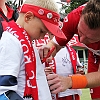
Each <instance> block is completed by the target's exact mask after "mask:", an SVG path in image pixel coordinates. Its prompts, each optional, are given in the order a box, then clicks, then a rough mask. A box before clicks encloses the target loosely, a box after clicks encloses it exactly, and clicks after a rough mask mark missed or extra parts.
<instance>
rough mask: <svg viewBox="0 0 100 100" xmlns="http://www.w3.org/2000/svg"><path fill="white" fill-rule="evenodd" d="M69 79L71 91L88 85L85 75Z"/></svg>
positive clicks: (73, 76)
mask: <svg viewBox="0 0 100 100" xmlns="http://www.w3.org/2000/svg"><path fill="white" fill-rule="evenodd" d="M69 77H70V78H71V81H70V88H71V87H72V89H81V88H85V87H86V86H87V84H88V81H87V78H86V76H85V75H72V76H69Z"/></svg>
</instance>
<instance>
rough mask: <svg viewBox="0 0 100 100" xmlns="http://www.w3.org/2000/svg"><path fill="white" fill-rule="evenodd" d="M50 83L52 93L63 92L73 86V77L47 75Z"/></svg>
mask: <svg viewBox="0 0 100 100" xmlns="http://www.w3.org/2000/svg"><path fill="white" fill-rule="evenodd" d="M47 80H48V84H49V87H50V90H51V93H54V94H57V93H59V92H63V91H65V90H66V89H68V88H71V87H72V86H71V85H72V80H71V77H64V76H59V75H57V74H49V75H47Z"/></svg>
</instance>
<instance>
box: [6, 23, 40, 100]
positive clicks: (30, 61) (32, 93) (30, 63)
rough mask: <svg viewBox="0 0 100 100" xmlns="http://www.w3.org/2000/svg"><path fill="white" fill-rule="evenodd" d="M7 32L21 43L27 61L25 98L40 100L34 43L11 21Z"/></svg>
mask: <svg viewBox="0 0 100 100" xmlns="http://www.w3.org/2000/svg"><path fill="white" fill-rule="evenodd" d="M8 26H9V27H7V29H6V31H9V32H10V33H11V34H12V35H14V36H15V37H16V38H17V39H18V40H19V41H20V43H21V45H22V49H23V52H24V61H25V75H26V86H25V91H24V97H26V98H32V99H33V100H39V99H38V89H37V83H36V58H35V53H34V50H33V47H32V43H31V40H30V37H29V35H28V33H27V32H26V31H25V30H24V29H23V28H21V27H20V26H19V25H17V24H16V23H15V22H13V21H11V22H9V23H8Z"/></svg>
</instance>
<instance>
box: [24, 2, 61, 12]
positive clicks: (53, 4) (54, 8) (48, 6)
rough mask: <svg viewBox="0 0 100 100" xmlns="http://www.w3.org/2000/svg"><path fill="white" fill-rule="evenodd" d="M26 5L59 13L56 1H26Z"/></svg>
mask: <svg viewBox="0 0 100 100" xmlns="http://www.w3.org/2000/svg"><path fill="white" fill-rule="evenodd" d="M24 4H30V5H35V6H39V7H42V8H46V9H48V10H51V11H54V12H56V13H59V9H58V6H57V4H56V2H55V0H26V1H25V2H24Z"/></svg>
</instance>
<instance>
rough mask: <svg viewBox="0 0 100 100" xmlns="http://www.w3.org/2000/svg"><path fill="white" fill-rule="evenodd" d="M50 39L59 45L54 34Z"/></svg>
mask: <svg viewBox="0 0 100 100" xmlns="http://www.w3.org/2000/svg"><path fill="white" fill-rule="evenodd" d="M52 41H53V42H54V43H55V44H57V45H59V44H58V42H57V41H56V38H55V36H54V37H53V39H52Z"/></svg>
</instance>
